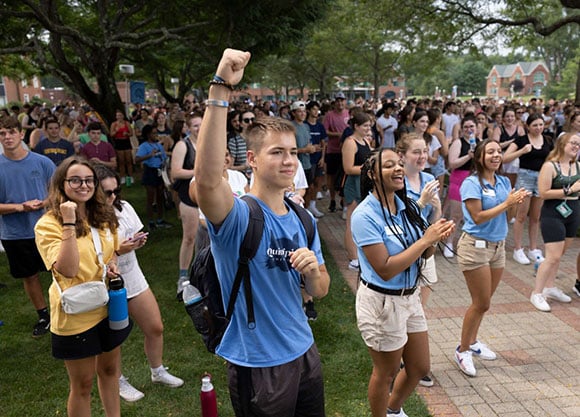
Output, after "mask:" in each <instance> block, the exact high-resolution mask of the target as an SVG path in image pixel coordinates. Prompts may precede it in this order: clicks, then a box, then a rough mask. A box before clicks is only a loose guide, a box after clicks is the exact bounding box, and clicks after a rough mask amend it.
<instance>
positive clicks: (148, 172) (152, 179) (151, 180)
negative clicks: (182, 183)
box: [141, 165, 164, 187]
mask: <svg viewBox="0 0 580 417" xmlns="http://www.w3.org/2000/svg"><path fill="white" fill-rule="evenodd" d="M141 184H143V185H145V186H150V187H159V186H160V185H164V184H163V177H162V176H161V173H160V171H159V169H157V168H151V167H148V166H146V165H144V166H143V176H142V177H141Z"/></svg>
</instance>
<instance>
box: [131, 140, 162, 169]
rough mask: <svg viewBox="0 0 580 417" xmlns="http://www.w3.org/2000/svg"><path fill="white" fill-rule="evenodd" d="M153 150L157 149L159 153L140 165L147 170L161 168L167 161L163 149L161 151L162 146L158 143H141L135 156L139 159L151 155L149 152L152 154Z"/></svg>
mask: <svg viewBox="0 0 580 417" xmlns="http://www.w3.org/2000/svg"><path fill="white" fill-rule="evenodd" d="M154 149H157V150H158V151H159V153H157V155H155V156H153V157H151V158H149V159H145V160H144V161H143V162H142V164H143V165H145V166H146V167H149V168H161V166H162V165H163V163H164V162H165V160H166V159H167V155H166V154H165V149H163V145H162V144H160V143H159V142H154V143H151V142H143V143H142V144H141V145H139V148H137V152H136V153H135V156H138V157H140V158H141V157H144V156H147V155H149V154H151V152H153V150H154Z"/></svg>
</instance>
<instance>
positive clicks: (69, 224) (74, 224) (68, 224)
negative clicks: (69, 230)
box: [62, 223, 77, 226]
mask: <svg viewBox="0 0 580 417" xmlns="http://www.w3.org/2000/svg"><path fill="white" fill-rule="evenodd" d="M62 225H63V226H76V225H77V224H76V223H63V224H62Z"/></svg>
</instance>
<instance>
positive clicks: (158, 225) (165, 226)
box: [155, 220, 173, 229]
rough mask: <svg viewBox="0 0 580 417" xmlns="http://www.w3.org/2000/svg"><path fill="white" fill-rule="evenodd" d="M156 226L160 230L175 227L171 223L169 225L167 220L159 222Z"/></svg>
mask: <svg viewBox="0 0 580 417" xmlns="http://www.w3.org/2000/svg"><path fill="white" fill-rule="evenodd" d="M155 226H157V227H158V228H160V229H171V228H172V227H173V225H172V224H171V223H168V222H166V221H165V220H157V223H156V224H155Z"/></svg>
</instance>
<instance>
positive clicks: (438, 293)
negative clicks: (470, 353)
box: [318, 200, 580, 417]
mask: <svg viewBox="0 0 580 417" xmlns="http://www.w3.org/2000/svg"><path fill="white" fill-rule="evenodd" d="M326 207H328V204H327V201H326V200H322V201H319V202H318V208H319V209H320V210H321V211H325V212H326V210H322V208H325V209H326ZM344 225H345V222H344V220H342V219H341V215H340V213H339V212H337V213H327V214H326V216H324V217H323V218H321V219H320V220H319V222H318V227H319V231H320V235H321V238H322V239H323V240H324V241H325V243H326V245H327V247H328V249H329V250H330V252H331V254H332V256H333V258H334V259H335V261H336V263H337V264H338V266H339V267H340V269H341V272H342V274H343V275H344V277H345V279H346V281H347V283H348V285H349V286H350V287H351V288H352V289H353V291H354V290H355V288H356V278H357V274H356V273H355V272H353V271H350V270H349V269H348V267H347V264H348V260H347V256H346V252H345V250H344V249H343V236H344ZM512 250H513V240H512V234H511V227H510V235H509V236H508V243H507V253H506V255H507V256H506V258H507V264H506V269H505V271H504V275H503V279H502V282H501V283H500V285H499V287H498V289H497V291H496V293H495V295H494V297H493V299H492V306H491V309H490V311H489V312H488V313H487V314H486V316H485V317H484V319H483V323H482V325H481V328H480V332H479V336H480V338H481V340H482V341H484V342H485V343H487V344H488V345H489V346H490V347H491V348H492V349H493V350H494V351H495V352H496V353H497V354H498V359H497V360H495V361H482V360H478V359H476V358H474V363H475V367H476V369H477V377H475V378H470V377H468V376H466V375H464V374H463V373H462V372H461V371H459V369H458V368H457V365H456V364H455V361H454V360H453V351H454V349H455V348H456V346H457V344H458V343H459V338H460V334H461V324H462V320H463V313H464V312H465V310H466V309H467V307H468V306H469V304H470V301H471V300H470V297H469V293H468V290H467V287H466V285H465V281H464V279H463V275H462V274H461V272H460V271H459V268H458V267H457V265H456V263H455V260H451V261H448V260H447V259H445V258H443V256H442V255H441V254H437V258H436V262H437V272H438V276H439V282H438V283H437V284H436V286H435V288H434V291H433V294H432V295H431V298H430V300H429V304H428V307H427V309H426V314H427V318H428V321H429V336H430V348H431V370H432V372H433V377H434V381H435V386H433V387H431V388H424V387H418V388H417V391H418V392H419V394H420V395H421V396H422V397H423V398H424V399H425V401H426V403H427V405H428V407H429V410H430V411H431V413H432V414H433V416H435V417H443V416H445V417H459V416H465V417H475V416H485V417H494V416H498V417H537V416H554V417H556V416H557V417H562V416H570V417H572V416H575V417H578V416H580V392H579V390H578V387H580V332H579V330H580V299H579V298H578V297H577V296H576V295H574V294H573V293H572V291H571V288H572V286H573V285H574V280H575V277H576V255H577V254H578V251H579V250H580V239H576V240H575V241H574V244H573V245H572V247H571V248H570V250H569V251H568V252H567V253H566V255H564V257H563V259H562V262H561V265H560V270H559V272H558V277H559V279H557V280H556V285H557V286H559V287H560V288H561V289H563V290H564V292H566V293H567V294H569V295H571V296H572V297H573V299H572V303H570V304H562V303H558V302H552V301H551V302H550V305H551V307H552V312H551V313H543V312H539V311H537V310H536V309H535V308H534V307H533V306H532V305H531V303H530V302H529V295H530V292H531V290H532V287H533V284H534V277H533V266H532V265H520V264H518V263H516V262H515V261H513V260H512V257H511V255H512Z"/></svg>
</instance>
